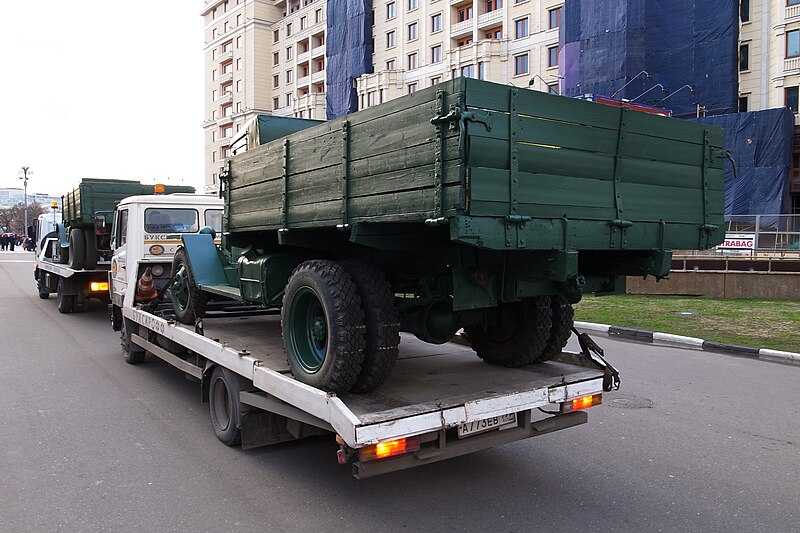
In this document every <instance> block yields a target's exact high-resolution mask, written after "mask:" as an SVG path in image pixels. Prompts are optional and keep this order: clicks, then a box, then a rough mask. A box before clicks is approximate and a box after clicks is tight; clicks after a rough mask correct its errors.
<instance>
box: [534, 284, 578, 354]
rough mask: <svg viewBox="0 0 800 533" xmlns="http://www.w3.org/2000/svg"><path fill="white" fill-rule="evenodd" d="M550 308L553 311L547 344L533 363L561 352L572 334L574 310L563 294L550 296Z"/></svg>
mask: <svg viewBox="0 0 800 533" xmlns="http://www.w3.org/2000/svg"><path fill="white" fill-rule="evenodd" d="M550 310H551V311H552V312H553V316H552V326H551V328H550V337H549V338H548V339H547V345H546V346H545V347H544V350H542V353H541V355H539V357H537V358H536V360H535V361H534V363H541V362H544V361H549V360H550V359H552V358H553V357H555V356H557V355H558V354H560V353H561V350H562V349H563V348H564V346H566V345H567V341H568V340H569V338H570V336H571V335H572V325H573V324H574V317H575V310H574V309H573V308H572V304H570V303H569V302H568V301H567V299H566V298H564V297H563V296H561V295H559V296H551V297H550Z"/></svg>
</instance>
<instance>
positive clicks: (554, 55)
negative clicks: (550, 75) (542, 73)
mask: <svg viewBox="0 0 800 533" xmlns="http://www.w3.org/2000/svg"><path fill="white" fill-rule="evenodd" d="M547 66H548V67H557V66H558V46H550V47H548V48H547Z"/></svg>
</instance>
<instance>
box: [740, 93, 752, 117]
mask: <svg viewBox="0 0 800 533" xmlns="http://www.w3.org/2000/svg"><path fill="white" fill-rule="evenodd" d="M749 99H750V97H749V96H747V95H743V96H740V97H739V113H747V107H748V105H747V104H748V100H749Z"/></svg>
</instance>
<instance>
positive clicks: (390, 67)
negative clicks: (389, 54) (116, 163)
mask: <svg viewBox="0 0 800 533" xmlns="http://www.w3.org/2000/svg"><path fill="white" fill-rule="evenodd" d="M395 67H396V64H395V60H394V59H390V60H389V61H387V62H386V70H394V69H395Z"/></svg>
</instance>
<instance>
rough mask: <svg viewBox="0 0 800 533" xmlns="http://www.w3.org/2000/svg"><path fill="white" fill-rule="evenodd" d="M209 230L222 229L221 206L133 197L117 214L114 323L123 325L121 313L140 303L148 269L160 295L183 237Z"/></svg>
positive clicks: (184, 197)
mask: <svg viewBox="0 0 800 533" xmlns="http://www.w3.org/2000/svg"><path fill="white" fill-rule="evenodd" d="M205 226H209V227H211V228H212V229H214V231H215V232H220V230H221V227H222V200H220V199H219V198H217V197H215V196H204V195H197V194H184V193H178V194H168V195H156V196H150V195H141V196H131V197H128V198H125V199H124V200H122V201H121V202H120V203H119V205H118V206H117V209H116V212H115V214H114V225H113V228H114V230H113V235H112V240H111V248H112V249H113V255H112V258H111V269H110V271H109V273H108V283H109V293H110V296H111V312H112V323H114V324H115V327H116V326H117V325H118V324H119V320H120V319H119V317H120V316H121V315H120V309H121V308H122V307H123V306H126V307H131V306H133V305H134V302H135V301H137V295H136V292H137V283H138V281H139V280H140V279H141V278H142V276H144V275H145V271H146V270H147V269H148V268H149V273H148V276H149V277H152V282H153V285H154V288H155V290H156V291H159V290H163V288H164V287H165V285H166V282H167V281H168V280H169V279H170V277H171V276H172V272H171V269H172V258H173V256H174V255H175V251H176V250H177V248H178V247H179V246H180V244H181V235H182V234H184V233H197V232H198V231H200V229H201V228H203V227H205Z"/></svg>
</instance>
